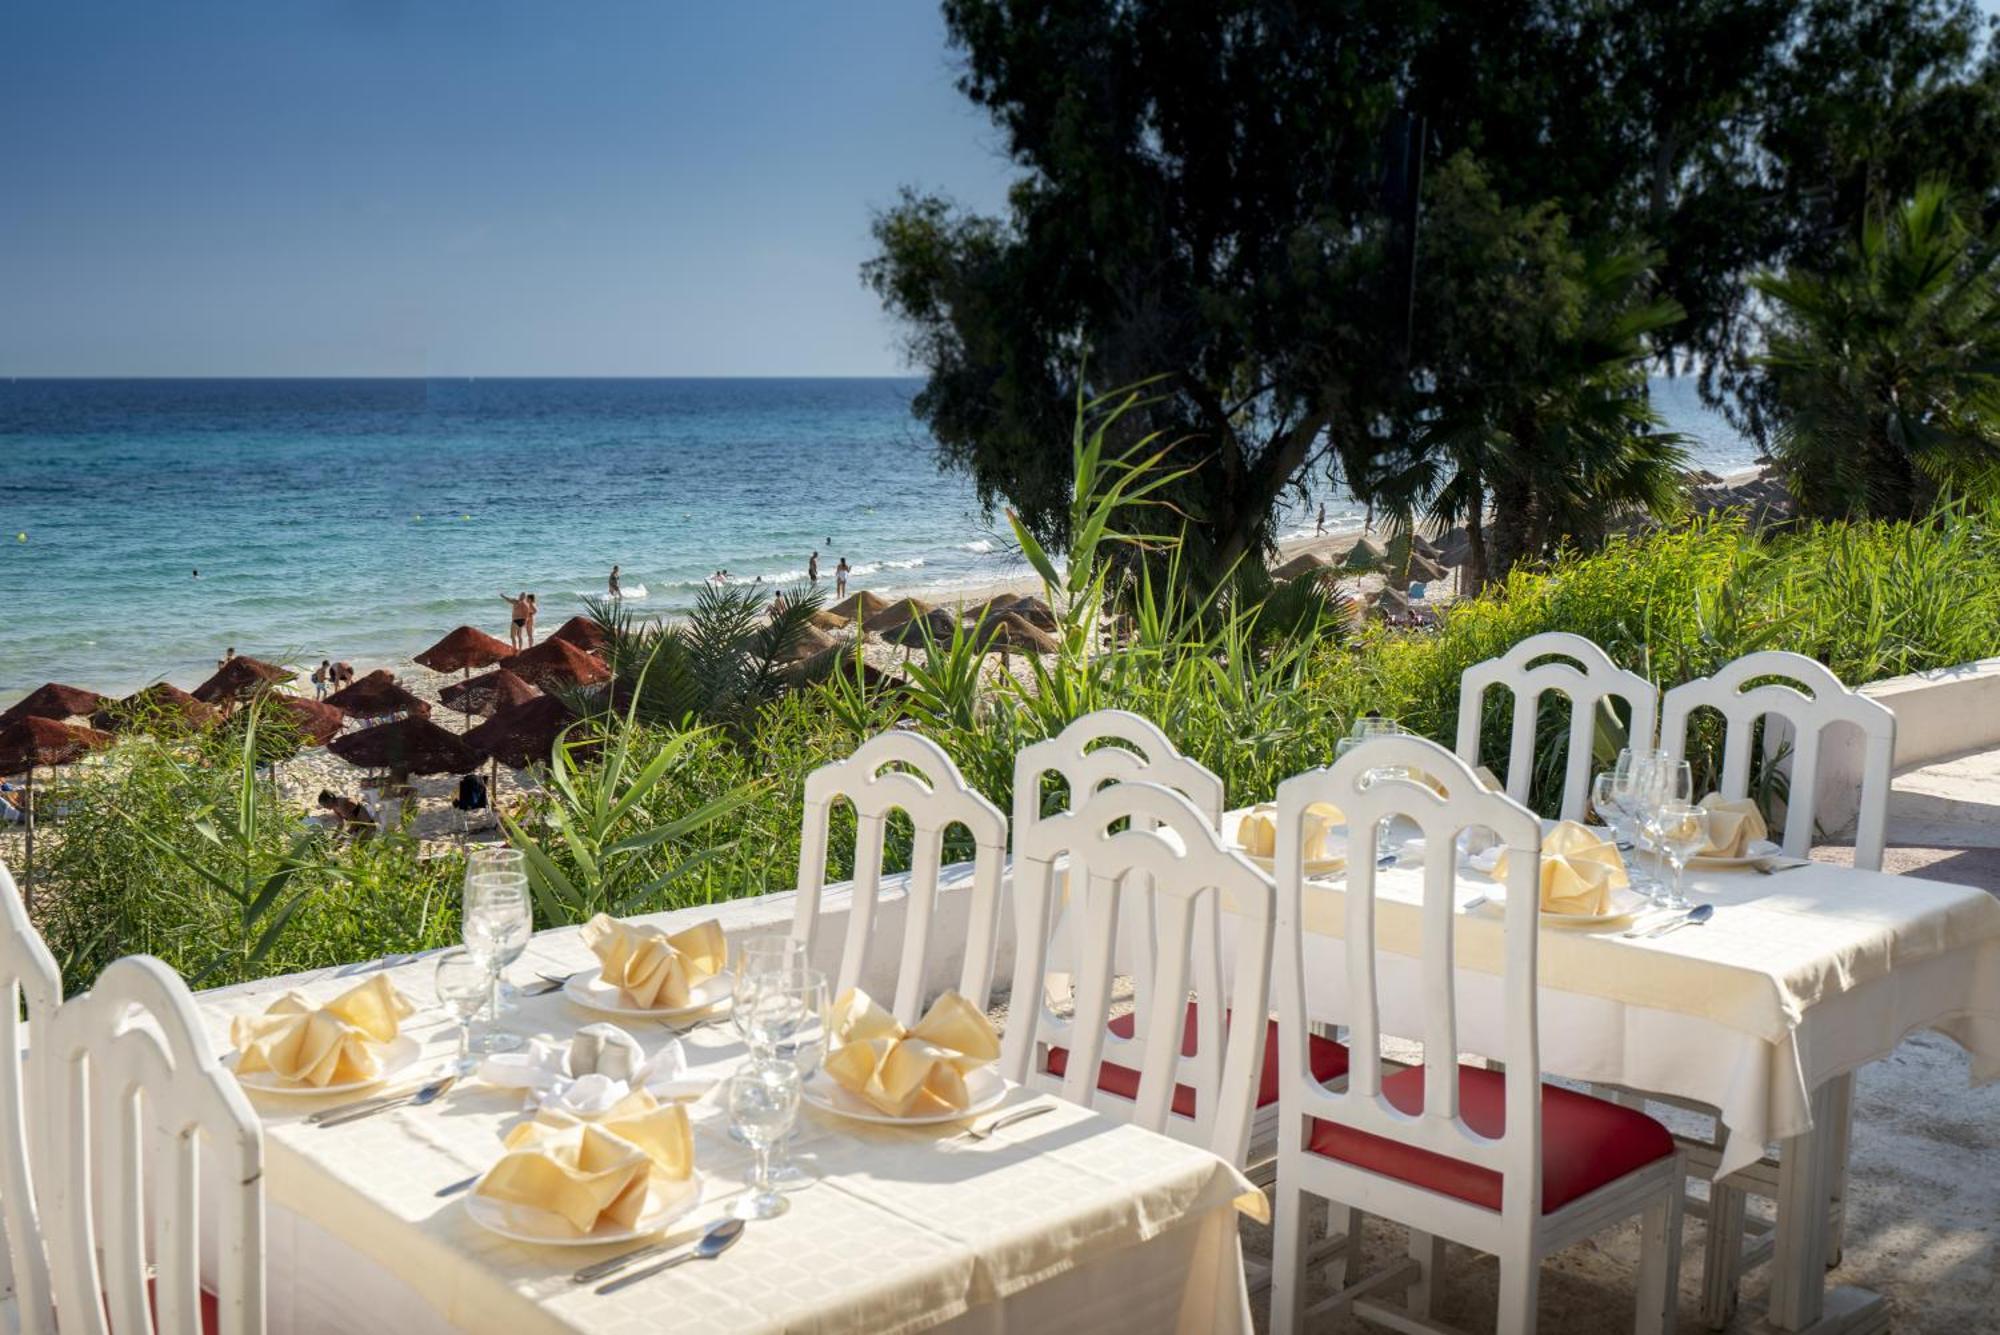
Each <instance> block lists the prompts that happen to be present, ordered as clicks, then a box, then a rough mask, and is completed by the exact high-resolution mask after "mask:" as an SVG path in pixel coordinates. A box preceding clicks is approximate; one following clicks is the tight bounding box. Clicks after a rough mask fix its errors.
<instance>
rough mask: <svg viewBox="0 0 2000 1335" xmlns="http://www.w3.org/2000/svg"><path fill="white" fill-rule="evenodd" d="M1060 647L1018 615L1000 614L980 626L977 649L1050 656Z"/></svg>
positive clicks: (1053, 637)
mask: <svg viewBox="0 0 2000 1335" xmlns="http://www.w3.org/2000/svg"><path fill="white" fill-rule="evenodd" d="M1061 647H1062V646H1061V645H1060V644H1058V643H1057V642H1056V637H1055V636H1053V635H1051V634H1049V633H1048V632H1047V631H1045V630H1043V629H1042V628H1041V627H1040V626H1037V625H1035V624H1034V623H1033V622H1031V621H1029V620H1028V619H1027V618H1026V617H1024V616H1021V615H1019V614H1018V613H1014V612H1002V613H1001V614H1000V615H999V616H997V617H995V618H994V619H993V620H991V621H988V622H984V623H982V624H981V626H980V635H979V648H980V652H982V653H989V654H992V653H1006V652H1008V651H1010V650H1013V651H1018V652H1022V653H1030V654H1052V653H1054V652H1056V650H1058V649H1060V648H1061Z"/></svg>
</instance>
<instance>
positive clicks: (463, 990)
mask: <svg viewBox="0 0 2000 1335" xmlns="http://www.w3.org/2000/svg"><path fill="white" fill-rule="evenodd" d="M436 985H437V994H438V1000H439V1001H440V1002H442V1003H444V1008H445V1010H446V1011H447V1012H449V1013H450V1015H451V1017H452V1018H453V1019H454V1020H456V1021H457V1022H458V1057H457V1058H456V1059H455V1060H454V1061H453V1062H452V1064H451V1069H452V1070H453V1071H454V1072H456V1073H457V1074H459V1075H461V1076H465V1075H471V1074H472V1071H473V1068H474V1067H475V1066H477V1065H478V1063H477V1062H475V1061H473V1059H472V1017H473V1016H475V1015H477V1014H479V1012H480V1010H481V1009H482V1008H483V1007H484V1006H485V1005H486V999H487V996H488V995H489V992H490V989H491V987H492V981H491V978H490V976H489V975H488V974H487V971H486V964H485V962H484V961H483V960H479V959H475V958H474V957H473V955H472V952H471V951H469V950H465V949H463V948H461V949H457V950H448V951H446V952H445V953H444V954H442V955H440V956H438V962H437V978H436Z"/></svg>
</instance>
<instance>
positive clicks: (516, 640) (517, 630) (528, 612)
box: [500, 589, 535, 654]
mask: <svg viewBox="0 0 2000 1335" xmlns="http://www.w3.org/2000/svg"><path fill="white" fill-rule="evenodd" d="M500 601H501V602H503V603H505V604H507V607H508V609H509V610H510V611H511V612H512V613H513V614H514V622H513V625H511V626H509V627H508V629H507V643H508V644H509V645H510V646H511V647H512V648H513V650H514V652H515V653H517V654H518V653H520V652H521V650H522V649H523V648H524V647H525V646H523V645H522V643H521V637H522V635H523V634H527V635H528V643H529V644H533V643H534V642H535V641H534V636H533V635H532V634H531V633H529V627H530V626H531V625H532V624H533V623H534V619H535V600H534V599H533V597H531V596H530V595H529V593H528V591H527V590H526V589H523V590H521V592H520V593H518V594H505V593H503V594H501V595H500Z"/></svg>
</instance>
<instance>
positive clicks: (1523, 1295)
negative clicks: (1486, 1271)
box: [1495, 1247, 1542, 1335]
mask: <svg viewBox="0 0 2000 1335" xmlns="http://www.w3.org/2000/svg"><path fill="white" fill-rule="evenodd" d="M1499 1259H1500V1319H1499V1321H1498V1322H1497V1323H1496V1325H1495V1329H1497V1330H1498V1331H1499V1335H1533V1333H1534V1329H1535V1304H1536V1302H1537V1300H1538V1299H1539V1298H1540V1296H1541V1285H1542V1265H1541V1262H1540V1260H1538V1259H1537V1258H1536V1256H1535V1250H1534V1248H1533V1247H1515V1248H1513V1249H1511V1250H1510V1251H1505V1252H1502V1253H1501V1254H1500V1258H1499Z"/></svg>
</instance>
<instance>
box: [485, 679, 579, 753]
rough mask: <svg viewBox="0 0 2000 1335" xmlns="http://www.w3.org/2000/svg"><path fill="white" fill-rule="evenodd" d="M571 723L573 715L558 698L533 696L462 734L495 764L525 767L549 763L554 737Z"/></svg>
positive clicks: (573, 720)
mask: <svg viewBox="0 0 2000 1335" xmlns="http://www.w3.org/2000/svg"><path fill="white" fill-rule="evenodd" d="M574 722H576V715H575V714H574V713H572V712H571V711H570V707H569V706H568V705H566V704H564V703H563V702H562V701H561V700H559V699H557V698H556V697H555V696H553V695H541V696H536V697H535V698H534V699H533V700H529V701H526V702H525V703H523V704H518V705H513V706H510V707H508V708H506V709H503V710H501V711H500V712H499V713H498V714H495V715H494V716H493V717H492V718H490V719H488V720H486V722H484V723H482V724H480V725H479V726H478V727H476V728H474V729H473V730H472V731H471V732H469V733H467V734H465V744H466V745H467V746H468V747H470V748H471V749H472V750H473V751H475V752H477V753H478V754H480V755H482V756H485V757H487V758H488V759H490V760H492V761H493V762H494V763H495V764H496V765H506V766H507V767H508V768H510V769H527V768H528V767H529V766H530V765H546V764H548V763H549V757H550V755H551V754H552V753H553V752H554V751H555V745H556V740H557V739H558V738H559V737H561V736H562V734H563V730H564V729H565V728H567V727H569V725H570V724H572V723H574Z"/></svg>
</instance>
